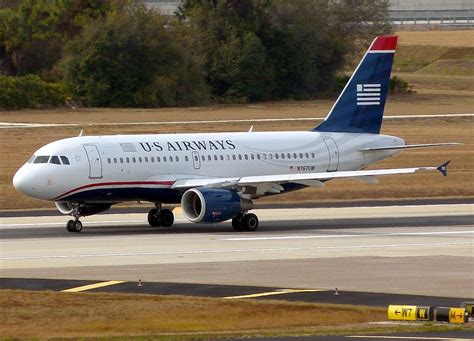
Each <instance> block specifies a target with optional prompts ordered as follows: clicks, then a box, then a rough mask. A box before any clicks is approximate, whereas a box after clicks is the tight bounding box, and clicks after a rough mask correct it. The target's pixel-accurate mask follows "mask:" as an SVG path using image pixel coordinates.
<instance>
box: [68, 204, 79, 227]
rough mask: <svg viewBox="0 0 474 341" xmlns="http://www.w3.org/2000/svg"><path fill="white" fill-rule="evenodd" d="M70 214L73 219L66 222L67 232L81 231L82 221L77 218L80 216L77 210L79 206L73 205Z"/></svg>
mask: <svg viewBox="0 0 474 341" xmlns="http://www.w3.org/2000/svg"><path fill="white" fill-rule="evenodd" d="M71 215H72V216H73V217H74V220H72V219H71V220H68V222H67V223H66V230H67V231H68V232H81V231H82V223H81V221H80V220H79V218H80V217H81V212H80V210H79V206H76V205H75V206H74V207H73V209H72V212H71Z"/></svg>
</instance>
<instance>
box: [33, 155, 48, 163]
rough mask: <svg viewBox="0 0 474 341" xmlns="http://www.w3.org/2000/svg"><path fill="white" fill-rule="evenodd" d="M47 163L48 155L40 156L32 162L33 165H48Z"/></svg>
mask: <svg viewBox="0 0 474 341" xmlns="http://www.w3.org/2000/svg"><path fill="white" fill-rule="evenodd" d="M48 161H49V155H47V156H46V155H40V156H37V157H36V159H35V161H33V163H48Z"/></svg>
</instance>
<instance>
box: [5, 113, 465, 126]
mask: <svg viewBox="0 0 474 341" xmlns="http://www.w3.org/2000/svg"><path fill="white" fill-rule="evenodd" d="M443 117H474V113H465V114H437V115H393V116H384V119H386V120H398V119H417V118H443ZM323 119H324V118H323V117H295V118H255V119H243V120H242V119H240V120H238V119H235V120H213V121H210V120H206V121H152V122H114V123H101V122H98V123H26V122H25V123H18V122H0V129H13V128H48V127H91V126H127V125H130V126H133V125H158V124H159V125H164V124H166V125H179V124H186V125H188V124H216V123H249V122H294V121H322V120H323Z"/></svg>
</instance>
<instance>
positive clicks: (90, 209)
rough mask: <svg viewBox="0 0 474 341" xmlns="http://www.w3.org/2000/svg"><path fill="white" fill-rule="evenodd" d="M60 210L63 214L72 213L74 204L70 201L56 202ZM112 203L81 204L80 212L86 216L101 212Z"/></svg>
mask: <svg viewBox="0 0 474 341" xmlns="http://www.w3.org/2000/svg"><path fill="white" fill-rule="evenodd" d="M54 204H55V205H56V207H57V209H58V211H59V212H61V213H62V214H68V215H69V214H71V213H72V212H73V206H72V203H70V202H55V203H54ZM110 206H112V204H103V203H100V204H79V213H80V215H81V216H83V217H85V216H88V215H93V214H97V213H100V212H104V211H107V210H108V209H109V208H110Z"/></svg>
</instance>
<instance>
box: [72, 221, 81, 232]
mask: <svg viewBox="0 0 474 341" xmlns="http://www.w3.org/2000/svg"><path fill="white" fill-rule="evenodd" d="M72 228H73V230H74V232H81V231H82V223H81V221H80V220H76V221H74V222H73V224H72Z"/></svg>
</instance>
